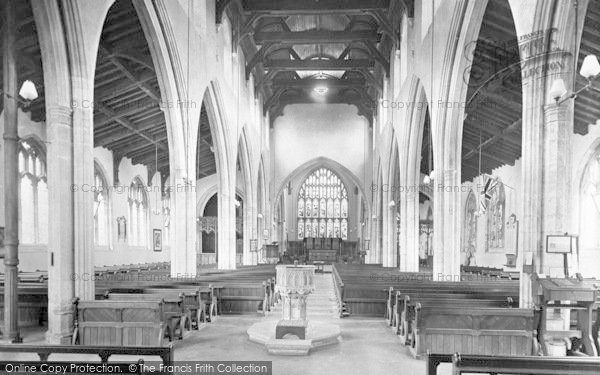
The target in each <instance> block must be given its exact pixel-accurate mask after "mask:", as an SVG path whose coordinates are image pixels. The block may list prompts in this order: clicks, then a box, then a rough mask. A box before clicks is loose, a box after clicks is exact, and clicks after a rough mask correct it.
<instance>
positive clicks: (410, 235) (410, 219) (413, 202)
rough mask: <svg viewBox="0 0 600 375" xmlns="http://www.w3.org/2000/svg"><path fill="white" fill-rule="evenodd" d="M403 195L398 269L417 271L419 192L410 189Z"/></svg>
mask: <svg viewBox="0 0 600 375" xmlns="http://www.w3.org/2000/svg"><path fill="white" fill-rule="evenodd" d="M405 197H406V201H405V203H404V205H405V206H406V209H405V210H402V212H405V213H406V214H405V215H406V216H405V217H404V218H402V219H404V220H405V221H406V224H405V225H403V226H402V229H404V231H403V232H402V238H404V241H403V242H404V245H403V249H402V256H401V257H400V271H404V272H417V271H419V193H418V192H412V191H411V192H408V193H406V194H405ZM402 219H401V220H402Z"/></svg>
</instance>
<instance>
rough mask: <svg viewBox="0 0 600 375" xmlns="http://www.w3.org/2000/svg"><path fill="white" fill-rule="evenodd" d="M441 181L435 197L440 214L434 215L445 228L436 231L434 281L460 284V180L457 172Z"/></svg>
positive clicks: (446, 172)
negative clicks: (438, 231) (439, 197)
mask: <svg viewBox="0 0 600 375" xmlns="http://www.w3.org/2000/svg"><path fill="white" fill-rule="evenodd" d="M439 179H441V180H440V181H438V180H437V179H436V181H435V184H436V192H435V196H434V201H435V202H436V204H435V206H434V212H436V213H438V215H434V219H433V222H434V224H436V222H437V221H439V218H441V219H442V220H443V227H442V228H439V227H436V228H434V241H436V240H435V238H436V236H437V241H436V242H435V245H436V247H435V248H434V251H435V254H434V259H433V278H434V280H440V281H460V198H461V196H460V179H459V176H458V173H457V172H456V170H444V171H443V174H442V175H441V176H439ZM438 196H441V197H442V199H443V200H442V202H439V200H438V199H437V197H438ZM439 206H442V207H439ZM440 209H441V212H440ZM436 219H437V220H436ZM438 228H439V229H438ZM436 230H442V233H439V234H437V235H436V232H435V231H436ZM440 239H441V240H442V241H441V243H440V241H439V240H440ZM436 258H437V259H436Z"/></svg>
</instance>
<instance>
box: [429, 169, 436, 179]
mask: <svg viewBox="0 0 600 375" xmlns="http://www.w3.org/2000/svg"><path fill="white" fill-rule="evenodd" d="M429 178H430V179H431V180H435V170H433V169H432V170H431V173H429Z"/></svg>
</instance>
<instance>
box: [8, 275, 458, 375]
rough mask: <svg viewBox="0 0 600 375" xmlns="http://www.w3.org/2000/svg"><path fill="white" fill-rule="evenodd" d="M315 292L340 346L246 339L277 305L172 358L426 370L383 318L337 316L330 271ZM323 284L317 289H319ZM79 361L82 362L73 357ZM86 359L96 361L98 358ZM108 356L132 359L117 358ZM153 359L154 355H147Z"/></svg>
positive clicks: (277, 368) (316, 313)
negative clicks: (283, 350)
mask: <svg viewBox="0 0 600 375" xmlns="http://www.w3.org/2000/svg"><path fill="white" fill-rule="evenodd" d="M316 276H317V279H316V280H315V284H316V290H315V293H314V295H312V296H311V297H310V300H309V302H308V304H309V306H311V303H313V304H314V306H313V308H312V309H309V311H308V314H309V319H316V320H327V321H334V322H335V324H338V325H339V326H340V328H341V332H342V339H341V342H340V344H339V345H334V346H328V347H324V348H320V349H316V350H315V351H311V353H310V355H308V356H301V357H288V356H275V355H270V354H268V353H267V350H266V348H265V347H264V346H262V345H259V344H255V343H252V342H250V341H249V340H248V336H247V334H246V331H247V329H248V328H249V327H250V326H251V325H252V324H254V323H256V322H258V321H261V320H262V319H273V318H275V316H273V315H274V314H277V315H278V314H280V311H279V310H278V309H275V311H273V312H272V313H271V316H269V317H267V318H265V317H263V316H261V315H259V314H256V315H254V314H252V315H243V316H239V315H237V316H220V317H218V318H217V319H216V321H215V322H214V323H211V324H207V325H206V326H204V327H203V328H202V329H201V330H200V331H193V332H188V333H186V336H185V338H184V340H183V341H178V342H176V343H175V345H174V346H175V360H176V361H208V360H211V361H219V360H222V361H244V360H248V361H250V360H252V361H272V362H273V374H275V375H296V374H302V375H330V374H343V375H379V374H385V375H391V374H406V375H412V374H425V361H423V360H416V359H414V358H412V357H411V355H410V354H409V353H408V350H407V349H406V348H404V347H403V346H402V345H400V342H399V339H398V338H397V337H396V336H395V335H394V334H393V333H392V331H391V330H390V329H389V328H388V326H387V325H386V323H385V321H384V320H383V318H382V319H362V318H352V317H350V318H344V319H338V318H336V317H335V316H334V314H333V311H332V306H333V305H332V303H331V301H330V298H332V297H333V295H332V294H331V290H329V287H327V288H326V289H327V290H323V288H322V287H323V286H328V285H329V283H330V282H331V274H328V273H327V274H323V275H316ZM319 287H321V289H319ZM23 336H24V338H25V340H24V341H25V343H42V342H43V331H42V330H34V331H25V332H24V333H23ZM7 359H11V360H14V359H31V360H35V359H36V358H35V356H33V357H32V356H28V355H25V354H22V355H14V354H10V355H8V354H6V353H4V354H3V353H0V360H7ZM68 359H69V357H68V356H62V355H56V356H51V357H50V360H68ZM77 360H86V358H84V357H80V356H78V357H77ZM89 360H94V361H97V360H98V358H97V357H96V358H93V357H92V358H90V359H89ZM111 360H115V361H117V360H130V358H126V357H121V358H119V357H118V356H114V357H111ZM146 360H148V361H155V360H156V359H155V358H147V359H146ZM451 372H452V371H451V365H449V364H444V365H441V366H440V368H439V371H438V373H439V374H442V375H446V374H450V373H451Z"/></svg>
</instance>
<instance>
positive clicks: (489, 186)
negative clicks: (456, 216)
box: [479, 176, 498, 213]
mask: <svg viewBox="0 0 600 375" xmlns="http://www.w3.org/2000/svg"><path fill="white" fill-rule="evenodd" d="M497 185H498V180H496V179H494V178H491V177H489V176H488V177H487V181H486V182H485V185H484V187H483V190H481V199H480V200H479V204H480V212H481V213H484V212H485V211H486V210H487V206H488V203H489V202H490V200H491V199H492V192H493V191H494V189H495V188H496V186H497Z"/></svg>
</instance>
